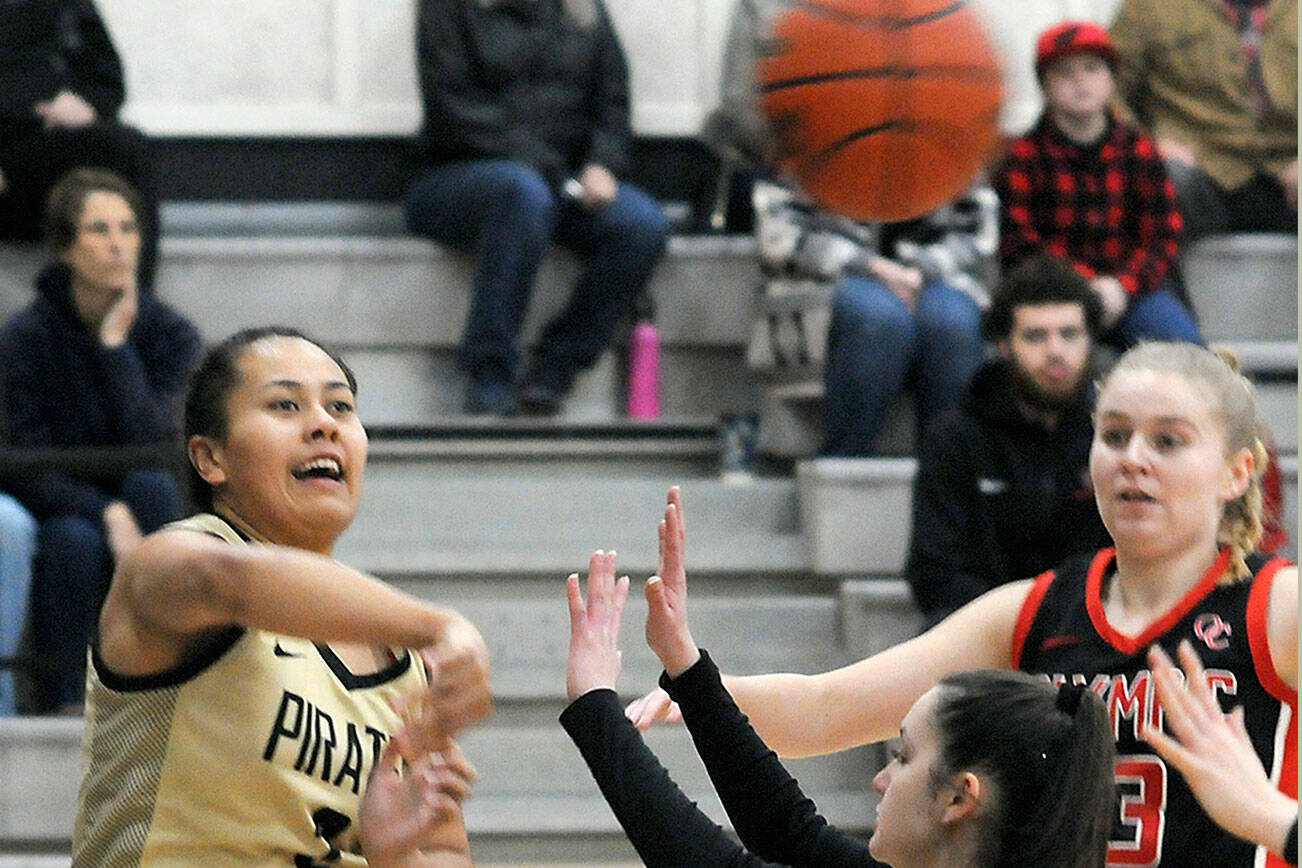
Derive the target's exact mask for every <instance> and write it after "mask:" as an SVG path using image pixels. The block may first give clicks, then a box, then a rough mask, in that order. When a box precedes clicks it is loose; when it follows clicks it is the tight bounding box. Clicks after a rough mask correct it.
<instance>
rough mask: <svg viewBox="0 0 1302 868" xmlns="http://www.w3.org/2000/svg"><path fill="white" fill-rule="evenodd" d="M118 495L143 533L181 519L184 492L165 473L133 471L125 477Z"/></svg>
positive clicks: (160, 471)
mask: <svg viewBox="0 0 1302 868" xmlns="http://www.w3.org/2000/svg"><path fill="white" fill-rule="evenodd" d="M119 494H120V495H121V498H122V500H123V501H125V502H126V504H127V506H129V507H130V508H131V512H132V514H133V515H134V516H135V517H136V523H137V524H139V525H140V529H141V531H143V532H144V533H151V532H153V531H155V530H158V528H159V527H162V525H164V524H166V523H167V522H169V521H175V520H176V519H178V518H180V517H181V512H182V509H183V507H182V503H181V489H180V486H178V485H177V482H176V477H174V476H173V475H172V474H170V473H168V472H166V471H163V470H133V471H131V472H130V473H128V474H126V476H124V477H123V478H122V485H121V486H120V488H119Z"/></svg>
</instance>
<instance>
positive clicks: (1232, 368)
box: [1098, 341, 1266, 582]
mask: <svg viewBox="0 0 1302 868" xmlns="http://www.w3.org/2000/svg"><path fill="white" fill-rule="evenodd" d="M1127 371H1161V372H1164V373H1171V374H1178V375H1179V376H1181V377H1183V378H1184V379H1185V381H1187V382H1188V383H1190V384H1191V385H1194V386H1199V387H1201V388H1203V389H1204V390H1205V391H1206V393H1207V394H1208V396H1209V397H1210V398H1211V399H1212V402H1211V412H1212V416H1213V417H1214V418H1215V419H1216V420H1217V421H1219V422H1220V424H1221V431H1222V432H1223V434H1224V435H1225V456H1226V458H1227V459H1228V458H1229V457H1230V456H1232V455H1234V454H1236V453H1237V452H1238V451H1239V450H1240V449H1247V450H1248V452H1249V453H1250V454H1251V455H1252V474H1251V477H1250V478H1249V480H1248V487H1247V489H1246V490H1245V491H1244V492H1243V494H1241V495H1239V496H1238V497H1236V498H1235V499H1234V500H1231V501H1229V502H1228V503H1226V504H1225V508H1224V510H1223V511H1222V512H1221V522H1220V527H1219V529H1218V531H1217V542H1218V543H1220V544H1221V545H1226V546H1229V549H1230V564H1229V568H1228V569H1227V570H1226V574H1225V577H1224V578H1223V579H1222V581H1223V582H1236V581H1240V580H1242V579H1246V578H1249V577H1250V576H1251V575H1252V571H1251V570H1249V569H1248V565H1247V561H1246V557H1247V555H1248V554H1249V553H1250V552H1252V550H1253V549H1254V548H1256V545H1257V543H1258V542H1260V541H1261V536H1262V523H1261V513H1262V496H1261V475H1262V473H1263V472H1264V471H1265V469H1266V447H1265V445H1264V444H1263V442H1262V439H1263V438H1262V432H1263V431H1264V427H1263V423H1262V421H1261V419H1260V417H1259V416H1258V415H1257V404H1256V398H1255V395H1254V392H1255V390H1254V389H1253V386H1252V383H1250V382H1248V379H1247V378H1246V377H1244V376H1243V375H1242V374H1241V373H1239V363H1238V359H1236V358H1235V356H1234V353H1232V352H1230V350H1228V349H1226V348H1225V347H1215V348H1212V349H1207V348H1204V347H1200V346H1198V345H1197V344H1190V343H1168V342H1162V341H1152V342H1147V343H1141V344H1139V345H1137V346H1135V347H1132V348H1131V349H1129V350H1127V351H1126V352H1125V353H1124V354H1123V355H1122V356H1121V358H1120V359H1118V360H1117V363H1116V365H1114V366H1113V367H1112V370H1111V371H1109V372H1108V374H1107V375H1106V376H1105V377H1104V378H1103V380H1102V381H1101V382H1100V383H1099V387H1098V391H1099V394H1102V393H1103V390H1104V389H1106V388H1107V385H1108V383H1109V382H1110V381H1111V378H1112V377H1113V376H1115V375H1116V374H1117V373H1120V372H1127Z"/></svg>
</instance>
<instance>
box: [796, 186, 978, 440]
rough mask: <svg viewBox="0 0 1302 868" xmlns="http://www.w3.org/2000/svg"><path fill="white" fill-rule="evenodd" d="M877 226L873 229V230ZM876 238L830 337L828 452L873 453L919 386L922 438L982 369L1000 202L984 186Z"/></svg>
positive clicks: (884, 228)
mask: <svg viewBox="0 0 1302 868" xmlns="http://www.w3.org/2000/svg"><path fill="white" fill-rule="evenodd" d="M865 226H868V224H865ZM868 228H870V229H871V230H872V232H873V233H874V234H875V236H876V237H875V241H874V242H873V243H871V244H870V245H869V247H868V249H867V250H865V251H864V253H863V254H861V255H860V256H857V257H856V258H855V259H853V260H852V261H851V262H850V263H849V264H848V265H847V266H846V268H845V271H844V272H843V274H842V276H841V279H840V281H839V283H838V284H837V287H836V293H835V295H834V297H833V300H832V319H831V325H830V326H829V328H828V332H827V363H826V367H825V368H824V375H823V380H824V387H825V388H824V397H823V402H824V403H823V410H824V418H825V420H826V421H825V432H824V440H823V447H822V454H824V455H829V456H863V455H871V454H872V453H873V451H874V448H875V444H876V442H877V436H878V434H879V433H880V432H881V429H882V425H883V423H884V422H885V421H886V417H887V413H888V412H889V410H890V408H891V405H892V404H894V403H895V401H896V399H897V398H898V397H899V395H900V394H901V392H903V391H904V389H905V387H906V386H910V385H911V387H912V389H913V394H914V403H915V407H916V411H917V420H918V424H917V431H918V434H919V436H921V435H922V433H923V432H924V431H925V430H926V427H927V425H928V424H929V422H930V421H931V420H932V419H934V418H935V417H936V416H937V415H938V414H939V413H941V412H943V411H945V410H947V409H949V408H950V407H952V406H954V404H955V403H956V402H957V401H958V399H959V396H960V395H961V394H962V392H963V389H964V388H965V387H966V386H967V384H968V382H969V380H971V378H972V374H973V373H974V372H975V371H976V369H977V367H978V366H979V365H980V364H981V360H982V358H983V356H984V346H983V344H982V341H981V308H982V307H984V306H985V304H986V303H987V302H988V297H987V289H986V279H987V277H988V274H989V272H990V270H991V267H992V264H993V259H994V255H995V252H996V247H997V245H998V237H999V206H998V200H997V199H996V197H995V194H994V192H993V191H992V190H991V189H990V187H989V185H988V184H986V183H985V182H984V181H978V182H976V183H974V184H973V186H972V187H971V188H970V189H969V190H967V191H966V192H965V193H964V194H963V195H962V196H960V197H959V198H958V199H956V200H955V201H954V202H952V203H950V204H948V205H943V206H941V207H940V208H937V209H935V210H934V211H931V212H929V213H927V214H925V215H923V216H922V217H919V218H918V219H916V220H911V221H906V222H900V223H884V224H878V225H873V226H868Z"/></svg>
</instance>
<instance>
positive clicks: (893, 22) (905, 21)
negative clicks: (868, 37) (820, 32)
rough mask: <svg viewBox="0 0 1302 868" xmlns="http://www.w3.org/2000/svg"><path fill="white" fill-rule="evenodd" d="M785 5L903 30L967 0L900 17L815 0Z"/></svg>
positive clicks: (941, 15)
mask: <svg viewBox="0 0 1302 868" xmlns="http://www.w3.org/2000/svg"><path fill="white" fill-rule="evenodd" d="M787 5H789V6H791V7H792V8H797V9H804V10H805V11H806V12H809V13H811V14H813V15H819V16H822V17H824V18H830V19H832V20H833V21H840V22H842V23H846V24H857V25H861V26H864V27H882V28H885V29H887V30H904V29H906V28H909V27H915V26H917V25H919V24H926V23H928V22H931V21H936V20H938V19H941V18H944V17H945V16H947V15H953V14H954V13H955V12H957V11H958V10H960V9H962V8H963V7H964V6H966V5H967V0H954V2H953V3H950V4H949V5H948V6H942V7H941V8H939V9H933V10H932V11H930V12H926V13H923V14H922V15H914V16H913V17H911V18H901V17H900V16H898V15H864V14H863V13H860V12H847V11H845V10H842V9H832V8H829V7H827V6H824V5H823V4H822V3H818V2H816V0H788V2H787Z"/></svg>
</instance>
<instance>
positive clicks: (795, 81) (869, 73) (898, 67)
mask: <svg viewBox="0 0 1302 868" xmlns="http://www.w3.org/2000/svg"><path fill="white" fill-rule="evenodd" d="M922 77H936V78H956V79H966V80H968V81H974V82H978V83H981V84H986V83H990V82H1000V81H1001V79H1000V76H999V74H998V73H997V72H994V71H992V70H991V69H989V68H988V67H983V66H973V65H971V64H955V65H952V66H951V65H946V64H930V65H927V66H906V65H902V64H896V63H892V64H886V65H884V66H869V67H864V68H862V69H842V70H837V71H835V72H818V73H813V74H810V75H796V76H792V77H790V78H779V79H777V80H775V81H769V82H764V83H763V84H761V85H760V90H761V91H762V92H763V93H773V92H775V91H780V90H787V89H790V88H794V87H807V86H810V85H818V84H829V83H831V82H834V81H845V80H848V79H860V78H899V79H909V78H922Z"/></svg>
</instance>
